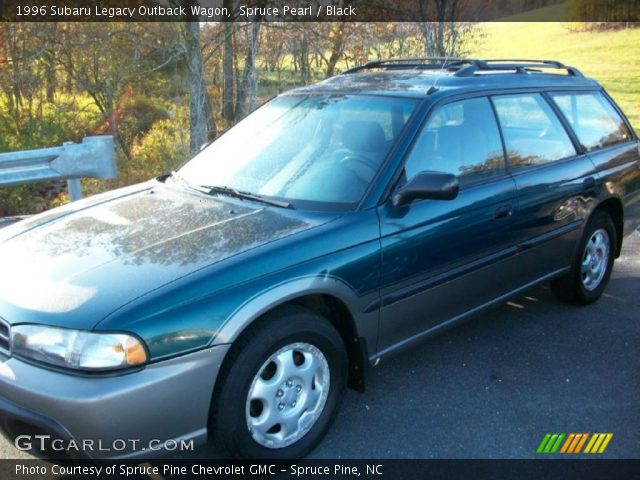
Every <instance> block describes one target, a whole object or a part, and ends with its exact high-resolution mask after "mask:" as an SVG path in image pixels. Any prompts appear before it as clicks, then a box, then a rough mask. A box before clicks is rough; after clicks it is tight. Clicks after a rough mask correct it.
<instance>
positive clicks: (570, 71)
mask: <svg viewBox="0 0 640 480" xmlns="http://www.w3.org/2000/svg"><path fill="white" fill-rule="evenodd" d="M540 68H555V69H560V70H566V72H567V75H571V76H575V77H582V76H583V75H582V72H580V70H578V69H577V68H575V67H570V66H568V65H565V64H564V63H561V62H558V61H556V60H527V59H511V58H507V59H491V60H480V61H478V62H476V63H473V64H471V65H468V66H466V67H464V68H461V69H458V71H457V72H456V73H455V75H456V76H457V77H469V76H472V75H474V74H475V73H476V72H478V71H501V70H503V71H504V70H515V73H529V72H535V71H537V70H536V69H540Z"/></svg>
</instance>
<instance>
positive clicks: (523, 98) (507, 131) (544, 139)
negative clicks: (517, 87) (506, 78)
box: [492, 93, 576, 169]
mask: <svg viewBox="0 0 640 480" xmlns="http://www.w3.org/2000/svg"><path fill="white" fill-rule="evenodd" d="M492 99H493V102H494V105H495V107H496V111H497V113H498V119H499V120H500V126H501V127H502V133H503V135H504V142H505V146H506V147H507V156H508V159H509V166H510V167H511V168H512V169H518V168H523V167H527V166H530V165H540V164H544V163H547V162H553V161H554V160H559V159H561V158H566V157H570V156H572V155H575V154H576V150H575V148H574V147H573V143H571V139H570V138H569V135H568V134H567V132H566V130H565V129H564V127H563V126H562V123H561V122H560V120H559V119H558V117H557V116H556V115H555V113H554V112H553V110H552V108H551V106H550V105H549V104H548V103H547V101H546V100H545V99H544V98H543V97H542V95H540V94H538V93H526V94H517V95H500V96H496V97H492Z"/></svg>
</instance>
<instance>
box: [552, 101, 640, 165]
mask: <svg viewBox="0 0 640 480" xmlns="http://www.w3.org/2000/svg"><path fill="white" fill-rule="evenodd" d="M552 97H553V100H554V101H555V102H556V104H557V105H558V107H559V108H560V110H562V114H563V115H564V116H565V117H566V118H567V120H568V122H569V123H570V124H571V128H573V131H574V132H576V136H577V137H578V140H580V143H581V144H582V146H583V147H584V148H585V149H586V150H587V151H589V152H590V151H593V150H597V149H598V148H604V147H608V146H609V145H615V144H616V143H624V142H628V141H629V140H631V132H630V131H629V129H628V128H627V125H626V124H625V123H624V121H623V120H622V118H621V117H620V115H619V114H618V112H617V111H616V109H615V108H613V105H611V103H610V102H609V100H607V99H606V98H605V96H604V95H603V94H602V93H601V92H588V93H557V94H553V95H552Z"/></svg>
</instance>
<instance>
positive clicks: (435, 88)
mask: <svg viewBox="0 0 640 480" xmlns="http://www.w3.org/2000/svg"><path fill="white" fill-rule="evenodd" d="M450 57H451V53H450V52H447V53H446V55H445V57H444V62H442V66H441V67H440V72H439V73H442V72H443V71H444V67H445V66H446V65H447V63H448V62H449V58H450ZM438 80H440V76H437V77H436V80H435V82H433V85H431V86H430V87H429V90H427V95H431V94H432V93H436V92H437V91H438Z"/></svg>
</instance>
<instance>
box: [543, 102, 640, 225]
mask: <svg viewBox="0 0 640 480" xmlns="http://www.w3.org/2000/svg"><path fill="white" fill-rule="evenodd" d="M551 98H552V99H553V101H554V102H555V104H556V105H557V106H558V108H559V109H560V110H561V112H562V115H563V116H564V117H565V118H566V119H567V122H568V123H569V124H570V125H571V128H572V129H573V131H574V132H575V134H576V137H577V139H578V141H579V143H580V145H581V147H582V149H583V150H584V151H585V152H587V155H588V156H589V158H591V160H592V161H593V163H594V164H595V166H596V170H597V171H598V180H597V190H598V191H599V192H602V194H603V195H606V196H614V197H616V198H618V199H620V201H621V202H622V204H623V208H624V228H623V230H624V233H625V234H626V233H631V232H632V231H633V230H635V229H636V228H637V227H638V226H639V225H640V145H639V144H638V140H637V138H636V136H635V134H634V133H633V130H632V129H631V126H630V125H629V124H628V123H627V122H626V121H625V119H624V117H623V116H622V115H621V113H620V112H619V111H618V110H617V109H616V108H615V106H614V104H613V103H612V101H611V100H610V99H609V98H608V97H607V96H606V95H605V94H604V92H602V91H593V92H557V93H551Z"/></svg>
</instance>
